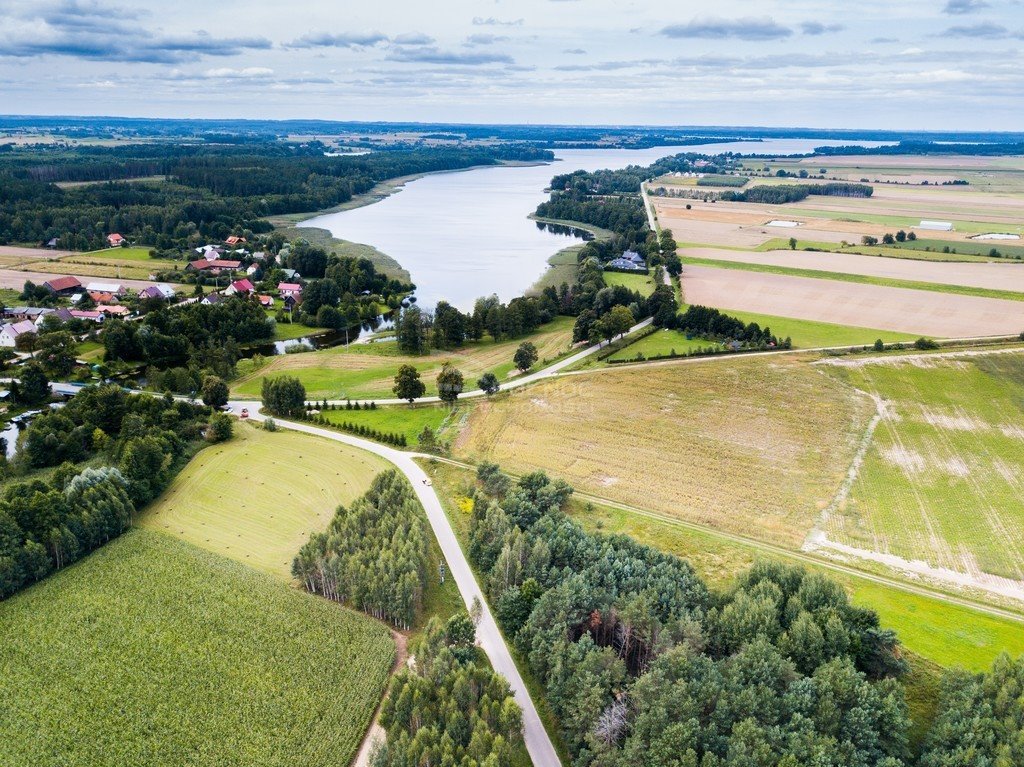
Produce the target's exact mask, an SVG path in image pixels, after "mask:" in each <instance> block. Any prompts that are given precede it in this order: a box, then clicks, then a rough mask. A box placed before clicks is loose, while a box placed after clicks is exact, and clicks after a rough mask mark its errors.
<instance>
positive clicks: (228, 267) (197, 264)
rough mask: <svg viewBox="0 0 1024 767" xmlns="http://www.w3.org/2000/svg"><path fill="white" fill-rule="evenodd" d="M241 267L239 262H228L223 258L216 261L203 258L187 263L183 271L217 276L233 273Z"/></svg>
mask: <svg viewBox="0 0 1024 767" xmlns="http://www.w3.org/2000/svg"><path fill="white" fill-rule="evenodd" d="M241 265H242V262H241V261H228V260H227V259H225V258H219V259H217V260H216V261H207V260H206V259H205V258H201V259H199V260H198V261H189V262H188V266H186V267H185V271H191V272H211V273H213V274H219V273H220V272H230V271H233V270H235V269H237V268H238V267H240V266H241Z"/></svg>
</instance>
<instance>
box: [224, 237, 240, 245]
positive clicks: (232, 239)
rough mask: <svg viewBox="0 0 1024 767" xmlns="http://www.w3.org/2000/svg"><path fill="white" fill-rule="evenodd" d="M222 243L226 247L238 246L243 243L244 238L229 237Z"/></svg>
mask: <svg viewBox="0 0 1024 767" xmlns="http://www.w3.org/2000/svg"><path fill="white" fill-rule="evenodd" d="M224 242H226V243H227V244H228V245H239V244H241V243H243V242H245V238H244V237H236V236H235V235H231V236H230V237H228V238H227V239H226V240H224Z"/></svg>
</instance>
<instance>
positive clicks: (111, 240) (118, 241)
mask: <svg viewBox="0 0 1024 767" xmlns="http://www.w3.org/2000/svg"><path fill="white" fill-rule="evenodd" d="M125 242H126V241H125V239H124V237H122V236H121V235H119V234H118V233H117V232H114V233H113V234H108V235H107V244H108V245H110V247H112V248H120V247H121V246H122V245H124V244H125Z"/></svg>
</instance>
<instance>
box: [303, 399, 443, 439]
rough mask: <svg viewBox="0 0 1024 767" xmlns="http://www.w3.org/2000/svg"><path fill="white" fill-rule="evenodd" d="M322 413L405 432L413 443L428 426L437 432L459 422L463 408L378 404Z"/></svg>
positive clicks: (336, 419)
mask: <svg viewBox="0 0 1024 767" xmlns="http://www.w3.org/2000/svg"><path fill="white" fill-rule="evenodd" d="M322 414H323V416H324V417H325V418H327V420H328V421H330V422H331V423H336V424H341V423H346V422H347V423H350V424H354V425H356V426H367V427H369V428H371V429H377V430H378V431H382V432H386V433H391V434H404V435H405V438H406V440H407V441H408V443H409V445H410V446H414V445H417V444H419V440H418V439H417V437H418V436H419V434H420V432H422V431H423V427H425V426H429V427H430V428H431V429H433V430H434V431H435V432H438V431H440V430H442V428H443V427H447V426H452V425H454V424H457V423H458V422H459V421H460V420H461V417H462V411H460V410H457V409H455V410H453V409H452V408H450V407H448V406H446V405H395V406H388V407H378V408H376V409H375V410H366V409H362V410H345V409H344V408H342V409H340V410H325V411H323V413H322Z"/></svg>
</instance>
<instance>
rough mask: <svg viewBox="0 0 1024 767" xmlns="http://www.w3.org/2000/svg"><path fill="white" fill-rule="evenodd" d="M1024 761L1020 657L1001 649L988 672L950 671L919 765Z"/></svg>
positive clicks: (992, 766)
mask: <svg viewBox="0 0 1024 767" xmlns="http://www.w3.org/2000/svg"><path fill="white" fill-rule="evenodd" d="M1020 764H1024V656H1022V657H1020V658H1018V659H1017V660H1012V659H1011V658H1010V657H1009V656H1008V655H1006V654H1005V653H1004V654H1002V655H1001V656H999V657H998V658H996V660H995V663H993V664H992V669H991V671H989V672H987V673H984V674H971V673H968V672H966V671H951V672H948V673H947V674H946V677H945V679H944V680H943V685H942V697H941V700H940V703H939V715H938V717H937V718H936V720H935V722H934V724H933V725H932V727H931V730H930V731H929V733H928V737H927V739H926V741H925V745H924V753H923V754H922V756H921V761H920V767H968V766H969V767H976V766H977V767H1011V765H1013V766H1014V767H1015V766H1016V765H1020Z"/></svg>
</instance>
